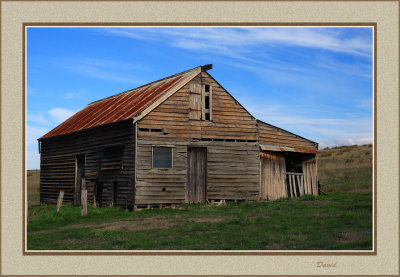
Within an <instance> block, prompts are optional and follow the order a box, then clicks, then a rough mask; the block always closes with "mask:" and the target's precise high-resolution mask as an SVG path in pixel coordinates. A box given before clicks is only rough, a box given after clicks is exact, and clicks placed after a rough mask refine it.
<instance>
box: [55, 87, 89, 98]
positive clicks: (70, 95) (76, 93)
mask: <svg viewBox="0 0 400 277" xmlns="http://www.w3.org/2000/svg"><path fill="white" fill-rule="evenodd" d="M86 93H87V91H86V90H85V89H80V90H78V91H70V92H67V93H65V94H61V96H60V97H61V98H64V99H77V98H81V97H82V96H83V95H84V94H86Z"/></svg>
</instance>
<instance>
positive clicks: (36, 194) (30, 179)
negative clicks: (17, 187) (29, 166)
mask: <svg viewBox="0 0 400 277" xmlns="http://www.w3.org/2000/svg"><path fill="white" fill-rule="evenodd" d="M26 179H27V185H28V205H29V206H31V205H39V202H40V170H38V169H35V170H28V172H27V178H26Z"/></svg>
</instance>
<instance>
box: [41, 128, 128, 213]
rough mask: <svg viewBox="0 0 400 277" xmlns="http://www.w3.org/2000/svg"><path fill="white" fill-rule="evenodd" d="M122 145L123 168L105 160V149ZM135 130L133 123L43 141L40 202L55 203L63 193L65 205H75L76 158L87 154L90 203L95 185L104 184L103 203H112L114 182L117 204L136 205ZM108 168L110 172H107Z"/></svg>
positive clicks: (112, 159)
mask: <svg viewBox="0 0 400 277" xmlns="http://www.w3.org/2000/svg"><path fill="white" fill-rule="evenodd" d="M112 145H114V146H115V145H119V146H122V147H123V152H122V153H120V155H121V159H122V161H121V162H122V165H121V168H119V166H116V161H115V157H114V156H112V155H110V153H107V154H106V155H110V157H111V158H107V157H104V150H105V148H106V147H109V146H112ZM134 148H135V129H134V125H133V124H132V121H123V122H119V123H116V124H112V125H108V126H103V127H97V128H94V129H89V130H86V131H82V132H79V133H76V134H68V135H65V136H62V137H54V138H48V139H45V140H43V141H42V146H41V171H40V201H41V202H44V203H56V202H57V197H58V194H59V191H60V190H64V191H65V195H64V202H66V203H73V198H74V185H75V159H76V155H78V154H85V161H86V162H85V174H84V175H85V178H86V188H87V190H88V200H89V202H90V203H93V195H94V185H95V183H96V182H102V183H103V197H102V199H103V201H102V203H100V204H104V205H109V204H111V202H112V201H113V195H114V191H113V189H114V188H113V183H114V182H118V186H117V196H118V198H117V203H115V204H118V205H125V204H127V205H130V206H131V205H133V202H132V201H133V189H134V183H133V182H134V166H135V163H134V157H135V149H134ZM107 167H108V169H107Z"/></svg>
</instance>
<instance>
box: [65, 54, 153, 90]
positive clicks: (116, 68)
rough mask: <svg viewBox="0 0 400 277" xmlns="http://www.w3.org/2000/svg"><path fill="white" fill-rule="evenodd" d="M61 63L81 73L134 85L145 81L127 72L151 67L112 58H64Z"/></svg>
mask: <svg viewBox="0 0 400 277" xmlns="http://www.w3.org/2000/svg"><path fill="white" fill-rule="evenodd" d="M60 63H61V64H62V65H63V66H64V67H65V68H67V69H70V70H72V71H74V72H76V73H79V74H83V75H87V76H91V77H95V78H99V79H104V80H110V81H117V82H122V83H129V84H133V85H139V84H142V83H143V82H142V80H137V79H134V78H132V77H131V76H127V73H126V72H129V71H130V70H133V69H136V70H138V69H140V70H141V71H143V70H149V67H146V66H141V65H138V64H132V63H127V62H120V61H114V60H110V59H91V58H63V59H60ZM121 70H123V71H121Z"/></svg>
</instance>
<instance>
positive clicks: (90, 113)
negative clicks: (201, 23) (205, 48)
mask: <svg viewBox="0 0 400 277" xmlns="http://www.w3.org/2000/svg"><path fill="white" fill-rule="evenodd" d="M196 70H199V67H196V68H193V69H191V70H188V71H184V72H182V73H179V74H176V75H172V76H169V77H166V78H164V79H161V80H158V81H155V82H152V83H149V84H147V85H144V86H141V87H138V88H135V89H132V90H128V91H126V92H122V93H119V94H116V95H113V96H110V97H107V98H104V99H101V100H98V101H95V102H92V103H90V104H89V105H87V106H86V107H85V108H83V109H82V110H80V111H79V112H77V113H76V114H74V115H73V116H71V117H70V118H68V119H67V120H65V121H64V122H63V123H61V124H60V125H58V126H57V127H55V128H54V129H53V130H51V131H50V132H48V133H47V134H45V135H44V136H42V137H41V138H40V139H42V138H48V137H53V136H58V135H63V134H67V133H72V132H76V131H80V130H84V129H87V128H91V127H96V126H100V125H104V124H108V123H113V122H117V121H122V120H126V119H130V118H133V117H134V116H136V115H138V114H139V113H141V112H142V111H143V110H145V109H146V108H147V107H148V106H149V105H151V104H152V103H154V102H155V101H156V100H157V99H159V98H160V97H162V96H163V95H165V94H166V93H168V92H171V90H173V89H174V88H176V87H178V86H179V84H182V82H188V81H189V79H188V77H190V75H191V74H192V73H194V71H196Z"/></svg>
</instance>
